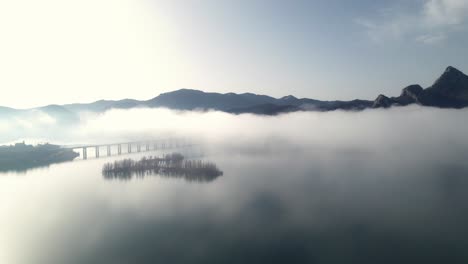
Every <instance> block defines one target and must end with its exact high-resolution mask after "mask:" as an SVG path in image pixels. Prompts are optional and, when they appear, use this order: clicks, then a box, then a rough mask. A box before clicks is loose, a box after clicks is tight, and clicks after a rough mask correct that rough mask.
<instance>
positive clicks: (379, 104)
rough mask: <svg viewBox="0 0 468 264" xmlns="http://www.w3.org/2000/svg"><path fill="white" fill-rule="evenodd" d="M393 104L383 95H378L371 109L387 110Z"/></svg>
mask: <svg viewBox="0 0 468 264" xmlns="http://www.w3.org/2000/svg"><path fill="white" fill-rule="evenodd" d="M394 103H395V102H394V101H393V100H392V99H390V98H388V97H387V96H385V95H383V94H379V96H377V98H376V99H375V101H374V104H373V105H372V108H389V107H390V106H392V105H393V104H394Z"/></svg>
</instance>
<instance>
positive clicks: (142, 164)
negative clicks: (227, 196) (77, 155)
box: [102, 153, 223, 182]
mask: <svg viewBox="0 0 468 264" xmlns="http://www.w3.org/2000/svg"><path fill="white" fill-rule="evenodd" d="M102 174H103V175H104V177H105V178H107V179H114V178H117V179H131V178H132V177H133V176H134V175H136V176H138V177H144V176H148V175H160V176H165V177H172V178H183V179H185V180H187V181H197V182H208V181H212V180H214V179H216V178H217V177H219V176H221V175H223V172H222V171H221V170H219V169H218V167H217V166H216V164H214V163H212V162H206V161H201V160H186V159H185V157H184V156H183V155H182V154H180V153H172V154H167V155H165V156H163V157H153V156H149V157H143V158H141V159H140V160H133V159H124V160H120V161H114V162H109V163H106V164H104V166H103V168H102Z"/></svg>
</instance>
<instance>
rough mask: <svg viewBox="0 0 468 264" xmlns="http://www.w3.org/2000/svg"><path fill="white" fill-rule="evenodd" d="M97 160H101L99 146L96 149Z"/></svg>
mask: <svg viewBox="0 0 468 264" xmlns="http://www.w3.org/2000/svg"><path fill="white" fill-rule="evenodd" d="M96 158H99V146H97V147H96Z"/></svg>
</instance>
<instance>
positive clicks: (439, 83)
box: [0, 66, 468, 122]
mask: <svg viewBox="0 0 468 264" xmlns="http://www.w3.org/2000/svg"><path fill="white" fill-rule="evenodd" d="M410 104H418V105H422V106H432V107H441V108H463V107H467V106H468V76H467V75H465V74H464V73H463V72H461V71H459V70H457V69H456V68H454V67H451V66H449V67H447V69H446V70H445V71H444V72H443V74H442V75H441V76H440V77H439V78H438V79H437V80H436V81H435V82H434V84H433V85H431V86H430V87H427V88H426V89H424V88H422V87H421V86H420V85H417V84H414V85H410V86H408V87H405V88H404V89H403V90H402V91H401V94H400V95H399V96H398V97H387V96H385V95H382V94H381V95H379V96H378V97H377V98H376V99H375V100H374V101H369V100H359V99H356V100H351V101H321V100H316V99H310V98H297V97H294V96H293V95H288V96H284V97H281V98H274V97H271V96H268V95H258V94H253V93H242V94H236V93H226V94H221V93H207V92H203V91H199V90H192V89H180V90H177V91H173V92H168V93H162V94H160V95H158V96H156V97H154V98H152V99H150V100H146V101H145V100H143V101H139V100H134V99H123V100H117V101H113V100H99V101H96V102H93V103H88V104H78V103H77V104H67V105H49V106H45V107H39V108H34V109H26V110H17V109H13V108H8V107H0V117H5V116H16V115H24V114H28V113H31V111H32V112H34V111H38V110H39V111H42V112H44V113H47V114H49V115H50V116H51V117H54V118H56V119H57V120H59V121H63V122H65V121H68V122H70V121H71V122H74V121H75V120H77V119H78V114H79V113H80V112H84V111H90V112H104V111H107V110H109V109H131V108H136V107H149V108H161V107H163V108H169V109H174V110H202V111H204V110H218V111H224V112H229V113H235V114H242V113H252V114H262V115H277V114H281V113H289V112H295V111H333V110H347V111H359V110H364V109H368V108H388V107H393V106H406V105H410Z"/></svg>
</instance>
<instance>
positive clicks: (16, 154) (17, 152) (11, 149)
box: [0, 142, 79, 172]
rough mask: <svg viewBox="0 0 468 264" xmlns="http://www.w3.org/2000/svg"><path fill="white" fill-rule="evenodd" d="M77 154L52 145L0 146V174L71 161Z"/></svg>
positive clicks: (18, 144)
mask: <svg viewBox="0 0 468 264" xmlns="http://www.w3.org/2000/svg"><path fill="white" fill-rule="evenodd" d="M78 156H79V154H78V153H76V152H74V151H72V150H71V149H64V148H61V147H60V146H57V145H52V144H48V143H46V144H39V145H36V146H33V145H26V144H25V143H24V142H22V143H16V144H15V145H10V146H0V172H7V171H17V172H18V171H26V170H28V169H32V168H36V167H45V166H48V165H50V164H52V163H59V162H64V161H71V160H73V159H74V158H76V157H78Z"/></svg>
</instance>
